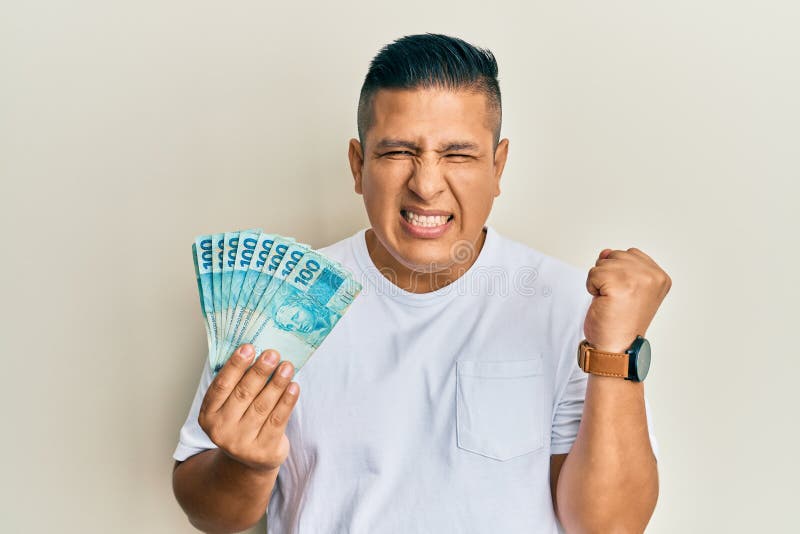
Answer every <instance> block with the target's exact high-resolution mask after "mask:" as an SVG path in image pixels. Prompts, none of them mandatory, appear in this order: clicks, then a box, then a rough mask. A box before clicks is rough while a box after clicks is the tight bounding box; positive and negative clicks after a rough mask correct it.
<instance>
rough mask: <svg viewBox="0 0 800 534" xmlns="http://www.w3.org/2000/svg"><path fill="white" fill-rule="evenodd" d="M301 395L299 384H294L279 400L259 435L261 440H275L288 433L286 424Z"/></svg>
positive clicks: (290, 385)
mask: <svg viewBox="0 0 800 534" xmlns="http://www.w3.org/2000/svg"><path fill="white" fill-rule="evenodd" d="M299 395H300V386H298V385H297V382H292V383H291V384H289V385H288V387H287V388H286V390H285V391H284V392H283V394H282V395H281V396H280V398H279V399H278V402H277V403H276V404H275V407H274V408H273V409H272V412H271V413H270V414H269V416H267V418H266V420H265V421H264V424H263V425H262V426H261V431H260V432H259V433H258V438H256V439H260V440H266V439H274V438H276V437H278V436H281V435H283V433H284V432H286V424H287V423H288V422H289V417H290V416H291V415H292V410H293V409H294V406H295V404H297V399H298V397H299Z"/></svg>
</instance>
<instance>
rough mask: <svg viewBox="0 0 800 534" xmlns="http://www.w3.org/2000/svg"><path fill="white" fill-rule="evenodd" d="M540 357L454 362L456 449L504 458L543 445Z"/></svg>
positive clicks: (542, 392)
mask: <svg viewBox="0 0 800 534" xmlns="http://www.w3.org/2000/svg"><path fill="white" fill-rule="evenodd" d="M543 380H544V376H543V375H542V358H541V357H537V358H534V359H528V360H515V361H494V362H493V361H457V362H456V434H457V443H458V447H459V448H461V449H464V450H467V451H471V452H474V453H477V454H481V455H483V456H487V457H489V458H494V459H495V460H508V459H510V458H514V457H516V456H521V455H523V454H528V453H531V452H534V451H536V450H539V449H541V448H542V447H543V446H544V387H543V386H544V384H543Z"/></svg>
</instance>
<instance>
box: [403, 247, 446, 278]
mask: <svg viewBox="0 0 800 534" xmlns="http://www.w3.org/2000/svg"><path fill="white" fill-rule="evenodd" d="M431 245H432V244H427V243H415V244H406V245H405V246H401V247H400V249H399V250H396V251H395V252H396V253H395V254H394V256H395V259H396V260H397V261H399V262H400V263H402V264H403V265H405V266H406V267H407V268H408V269H411V270H412V271H416V272H419V273H432V272H437V271H441V270H444V269H447V268H448V267H450V266H451V265H452V264H453V260H452V258H450V246H449V244H448V245H444V244H440V245H438V246H431ZM432 249H433V250H432Z"/></svg>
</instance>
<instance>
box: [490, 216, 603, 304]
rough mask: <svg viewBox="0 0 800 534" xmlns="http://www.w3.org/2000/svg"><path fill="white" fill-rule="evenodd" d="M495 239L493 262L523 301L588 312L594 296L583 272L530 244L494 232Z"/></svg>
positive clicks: (585, 272) (586, 271)
mask: <svg viewBox="0 0 800 534" xmlns="http://www.w3.org/2000/svg"><path fill="white" fill-rule="evenodd" d="M492 232H493V237H494V238H495V246H494V247H493V250H492V252H493V254H492V255H493V258H492V260H491V261H492V263H497V264H498V265H500V266H502V268H503V269H504V270H505V271H506V272H508V273H509V274H510V282H511V285H512V289H514V290H515V293H517V294H519V295H521V296H523V297H524V298H546V299H550V300H551V305H552V306H553V307H554V308H563V309H564V312H566V313H571V312H574V310H575V309H576V308H579V309H584V310H585V309H586V308H587V307H588V304H589V302H590V301H591V295H590V294H589V292H588V291H587V290H586V276H587V273H588V268H587V269H586V270H585V271H584V270H583V269H580V268H578V267H576V266H574V265H571V264H569V263H567V262H565V261H563V260H561V259H559V258H556V257H554V256H550V255H548V254H545V253H544V252H542V251H540V250H538V249H536V248H534V247H531V246H529V245H527V244H524V243H521V242H519V241H515V240H513V239H510V238H508V237H505V236H503V235H501V234H499V233H498V232H497V231H496V230H492Z"/></svg>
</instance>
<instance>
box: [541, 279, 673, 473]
mask: <svg viewBox="0 0 800 534" xmlns="http://www.w3.org/2000/svg"><path fill="white" fill-rule="evenodd" d="M587 296H588V299H587V300H586V301H585V303H584V305H583V309H582V312H581V313H579V314H578V315H579V317H578V319H579V320H578V326H577V327H576V328H575V329H574V331H573V334H572V335H571V336H569V339H568V340H567V344H566V346H565V347H564V349H563V350H562V355H561V362H560V365H559V369H558V372H557V373H556V375H557V388H556V397H555V398H556V400H555V405H554V410H553V425H552V431H551V442H550V454H567V453H568V452H569V451H570V449H571V448H572V444H573V443H574V442H575V438H576V437H577V436H578V427H579V426H580V424H581V417H582V415H583V403H584V399H585V398H586V384H587V382H588V379H589V375H588V374H587V373H585V372H583V370H582V369H581V368H580V367H578V358H577V351H578V344H579V343H580V342H581V341H582V340H583V338H584V334H583V321H584V319H585V317H586V310H587V309H588V308H589V304H590V303H591V296H590V295H588V293H587ZM559 386H560V387H559ZM559 391H560V394H559ZM644 402H645V404H644V405H645V414H646V416H647V431H648V433H649V434H650V445H651V447H652V449H653V454H654V455H655V457H656V460H658V443H657V441H656V437H655V432H654V430H653V417H652V415H651V410H650V404H649V402H648V401H647V397H646V396H645V400H644Z"/></svg>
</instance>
